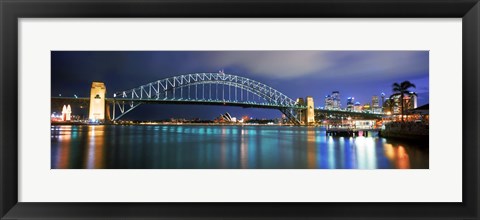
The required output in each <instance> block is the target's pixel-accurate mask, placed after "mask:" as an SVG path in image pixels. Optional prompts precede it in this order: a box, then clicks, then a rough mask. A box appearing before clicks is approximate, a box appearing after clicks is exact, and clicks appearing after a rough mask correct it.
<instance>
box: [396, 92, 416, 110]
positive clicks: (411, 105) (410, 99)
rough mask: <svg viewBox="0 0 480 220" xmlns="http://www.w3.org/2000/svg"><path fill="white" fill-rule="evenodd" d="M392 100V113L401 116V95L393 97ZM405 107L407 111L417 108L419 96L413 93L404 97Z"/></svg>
mask: <svg viewBox="0 0 480 220" xmlns="http://www.w3.org/2000/svg"><path fill="white" fill-rule="evenodd" d="M392 99H393V108H392V110H393V111H392V113H393V114H401V111H402V105H401V103H400V95H396V96H393V97H392ZM403 107H404V108H405V109H404V110H405V111H407V110H411V109H415V108H417V94H416V93H414V92H412V93H410V94H408V95H404V97H403Z"/></svg>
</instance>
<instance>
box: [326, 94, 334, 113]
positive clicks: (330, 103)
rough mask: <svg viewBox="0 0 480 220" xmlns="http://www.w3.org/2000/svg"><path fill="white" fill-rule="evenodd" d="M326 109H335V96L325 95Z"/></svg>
mask: <svg viewBox="0 0 480 220" xmlns="http://www.w3.org/2000/svg"><path fill="white" fill-rule="evenodd" d="M325 109H326V110H332V109H333V98H332V96H330V95H326V96H325Z"/></svg>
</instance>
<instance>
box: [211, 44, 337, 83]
mask: <svg viewBox="0 0 480 220" xmlns="http://www.w3.org/2000/svg"><path fill="white" fill-rule="evenodd" d="M204 59H205V63H204V64H207V65H209V66H210V67H212V68H227V67H234V68H241V69H244V70H245V71H247V72H248V73H249V74H255V75H268V76H272V75H274V76H276V77H281V78H289V77H297V76H304V75H308V74H313V73H314V72H316V71H318V70H322V69H325V68H328V67H329V66H331V65H332V63H330V60H329V59H327V57H325V54H323V53H319V52H315V51H232V52H230V51H229V52H221V53H214V54H213V55H211V56H208V57H204Z"/></svg>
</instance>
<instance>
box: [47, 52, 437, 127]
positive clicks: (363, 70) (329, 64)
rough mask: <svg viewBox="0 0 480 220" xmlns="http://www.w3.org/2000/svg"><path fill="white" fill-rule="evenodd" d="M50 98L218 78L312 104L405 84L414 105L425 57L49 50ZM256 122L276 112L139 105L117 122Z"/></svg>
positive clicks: (421, 97) (424, 96)
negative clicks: (255, 84)
mask: <svg viewBox="0 0 480 220" xmlns="http://www.w3.org/2000/svg"><path fill="white" fill-rule="evenodd" d="M51 55H52V60H51V64H52V90H51V91H52V92H51V93H52V96H58V94H62V96H73V95H74V94H76V95H78V96H81V97H87V96H88V95H89V91H90V85H91V83H92V81H101V82H104V83H105V84H106V86H107V97H111V96H112V94H113V92H117V91H123V90H127V89H131V88H134V87H138V86H140V85H143V84H146V83H149V82H152V81H156V80H158V79H162V78H165V77H169V76H174V75H180V74H185V73H198V72H218V71H219V70H222V69H223V70H224V72H225V73H229V74H234V75H240V76H244V77H248V78H251V79H254V80H257V81H260V82H263V83H265V84H267V85H269V86H271V87H273V88H275V89H277V90H279V91H281V92H283V93H284V94H285V95H287V96H289V97H290V98H292V99H296V98H297V97H305V96H313V97H314V101H315V106H318V107H320V106H322V107H323V106H324V97H325V95H327V94H330V93H331V92H332V91H334V90H338V91H340V95H341V98H342V106H345V105H346V99H347V97H350V96H353V97H355V101H359V102H360V103H362V104H364V103H367V102H370V101H371V97H372V96H373V95H380V93H382V92H385V93H386V94H387V96H389V95H390V94H391V90H392V89H391V86H392V84H393V83H394V82H401V81H404V80H410V81H411V82H413V83H414V84H415V85H416V86H417V88H416V89H414V90H413V91H415V92H417V93H418V105H419V106H420V105H423V104H427V103H428V100H429V96H428V91H429V77H428V76H429V53H428V51H109V52H104V51H52V53H51ZM225 112H230V113H231V114H232V115H233V116H237V117H238V116H242V115H248V116H252V117H256V118H273V117H280V116H281V113H280V112H279V111H277V110H265V109H244V108H239V107H218V106H200V105H142V106H140V107H139V108H138V109H136V110H134V111H132V112H131V113H129V114H127V115H126V116H125V119H140V120H142V119H166V118H170V117H187V118H192V117H200V118H204V119H213V118H214V117H216V116H218V115H219V114H221V113H225Z"/></svg>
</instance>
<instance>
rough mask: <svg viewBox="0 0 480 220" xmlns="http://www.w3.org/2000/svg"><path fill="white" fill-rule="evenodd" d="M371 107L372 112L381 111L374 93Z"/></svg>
mask: <svg viewBox="0 0 480 220" xmlns="http://www.w3.org/2000/svg"><path fill="white" fill-rule="evenodd" d="M371 109H372V112H373V113H381V112H382V108H381V107H380V102H379V100H378V96H376V95H374V96H372V105H371Z"/></svg>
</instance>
